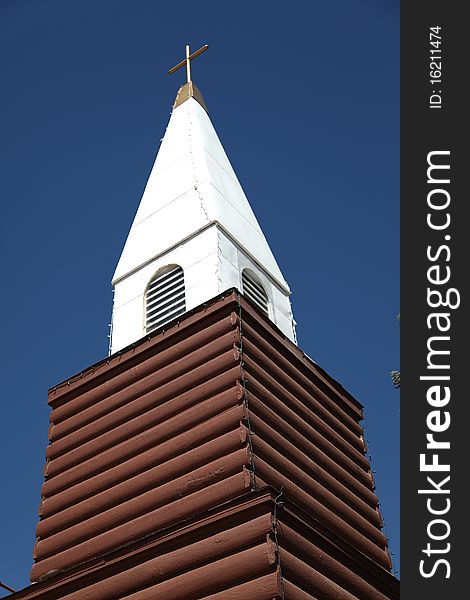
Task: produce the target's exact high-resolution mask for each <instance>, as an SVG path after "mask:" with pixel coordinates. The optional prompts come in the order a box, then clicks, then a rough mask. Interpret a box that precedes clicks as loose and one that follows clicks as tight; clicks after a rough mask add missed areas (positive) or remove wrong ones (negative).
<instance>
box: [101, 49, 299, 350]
mask: <svg viewBox="0 0 470 600" xmlns="http://www.w3.org/2000/svg"><path fill="white" fill-rule="evenodd" d="M203 48H204V47H203ZM202 51H203V50H202V49H201V52H202ZM198 52H199V51H198ZM188 53H189V49H187V52H186V54H187V56H189V58H188V59H187V60H188V61H189V59H190V58H191V55H189V54H188ZM199 53H200V52H199ZM195 54H196V53H195ZM193 56H194V55H193ZM184 62H185V61H184ZM184 62H183V64H184ZM179 66H182V64H181V63H180V65H176V67H178V68H179ZM176 67H174V69H176ZM113 286H114V292H115V293H114V307H113V324H112V341H111V352H112V353H114V352H116V351H118V350H120V349H122V348H124V347H125V346H128V345H129V344H131V343H132V342H135V341H136V340H138V339H140V338H141V337H143V336H144V335H145V334H146V333H149V332H150V331H153V330H154V329H157V328H159V327H161V326H163V325H164V324H165V323H167V322H169V321H171V320H173V319H174V318H176V317H178V316H179V315H181V314H182V313H184V312H186V311H188V310H190V309H192V308H194V307H196V306H198V305H199V304H202V303H203V302H205V301H207V300H209V299H211V298H213V297H215V296H217V295H218V294H220V293H221V292H223V291H225V290H227V289H229V288H232V287H235V288H238V289H239V290H240V291H242V293H244V295H245V296H246V297H248V298H249V299H251V300H252V301H253V302H254V303H255V304H256V305H257V306H258V308H259V309H260V310H261V311H262V312H264V313H265V315H266V316H267V317H269V318H270V319H271V320H272V321H273V322H274V323H276V325H277V326H278V327H279V328H280V329H281V330H282V332H283V333H284V334H285V335H286V336H288V337H289V338H290V339H292V340H294V341H295V331H294V320H293V316H292V311H291V306H290V300H289V295H290V290H289V287H288V285H287V283H286V281H285V279H284V277H283V275H282V273H281V271H280V269H279V266H278V265H277V262H276V260H275V258H274V256H273V254H272V252H271V249H270V248H269V245H268V243H267V241H266V238H265V237H264V235H263V232H262V231H261V228H260V226H259V224H258V221H257V219H256V217H255V215H254V213H253V211H252V209H251V206H250V204H249V202H248V199H247V198H246V196H245V193H244V192H243V189H242V187H241V185H240V183H239V181H238V179H237V176H236V175H235V172H234V170H233V168H232V166H231V164H230V161H229V159H228V157H227V155H226V153H225V151H224V149H223V147H222V144H221V143H220V140H219V138H218V136H217V133H216V132H215V129H214V127H213V125H212V123H211V121H210V119H209V116H208V113H207V109H206V107H205V103H204V100H203V99H202V95H201V94H200V92H199V91H198V90H197V88H196V87H195V86H194V84H193V83H192V81H188V82H187V83H186V84H185V85H183V86H182V88H181V89H180V90H179V92H178V94H177V97H176V100H175V103H174V106H173V111H172V114H171V117H170V121H169V123H168V127H167V129H166V132H165V135H164V137H163V140H162V143H161V146H160V149H159V151H158V154H157V158H156V160H155V164H154V166H153V168H152V171H151V173H150V177H149V179H148V181H147V185H146V188H145V191H144V194H143V196H142V199H141V201H140V205H139V207H138V210H137V213H136V216H135V218H134V222H133V223H132V226H131V229H130V231H129V235H128V238H127V240H126V243H125V246H124V249H123V251H122V254H121V258H120V260H119V262H118V265H117V268H116V271H115V273H114V277H113Z"/></svg>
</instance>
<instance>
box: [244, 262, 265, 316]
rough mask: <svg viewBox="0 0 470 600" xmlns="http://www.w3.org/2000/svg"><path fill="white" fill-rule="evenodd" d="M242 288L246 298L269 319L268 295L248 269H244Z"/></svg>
mask: <svg viewBox="0 0 470 600" xmlns="http://www.w3.org/2000/svg"><path fill="white" fill-rule="evenodd" d="M242 288H243V290H242V291H243V293H244V294H245V296H246V297H247V298H249V299H250V300H251V301H252V302H254V303H255V304H256V306H257V307H258V308H259V309H260V310H261V311H262V312H263V313H264V314H265V315H266V316H267V317H269V304H268V295H267V294H266V292H265V290H264V287H263V286H262V285H261V283H260V282H259V281H258V280H257V279H255V278H254V277H253V275H251V273H250V272H249V271H247V269H244V270H243V272H242Z"/></svg>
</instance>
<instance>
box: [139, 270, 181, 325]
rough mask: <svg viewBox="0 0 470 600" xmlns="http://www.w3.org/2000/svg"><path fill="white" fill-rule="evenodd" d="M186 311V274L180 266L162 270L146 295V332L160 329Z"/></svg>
mask: <svg viewBox="0 0 470 600" xmlns="http://www.w3.org/2000/svg"><path fill="white" fill-rule="evenodd" d="M185 310H186V300H185V294H184V273H183V269H182V268H181V267H179V266H178V265H171V266H168V267H165V268H164V269H161V270H160V271H159V272H158V273H157V274H156V275H155V277H154V278H153V279H152V281H151V282H150V284H149V286H148V288H147V292H146V294H145V331H146V332H147V333H149V332H150V331H153V330H154V329H158V327H161V326H162V325H164V324H165V323H168V321H171V320H172V319H174V318H175V317H177V316H178V315H182V314H183V313H184V312H185Z"/></svg>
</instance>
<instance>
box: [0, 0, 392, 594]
mask: <svg viewBox="0 0 470 600" xmlns="http://www.w3.org/2000/svg"><path fill="white" fill-rule="evenodd" d="M186 43H190V44H191V47H192V48H193V49H194V50H196V49H197V48H199V47H200V46H202V44H204V43H208V44H209V45H210V48H209V51H208V52H207V53H206V54H205V55H203V56H202V57H200V58H198V59H197V60H196V61H195V62H194V63H193V78H194V81H195V82H196V84H197V85H198V87H199V88H200V89H201V91H202V92H203V94H204V97H205V100H206V102H207V104H208V107H209V113H210V116H211V119H212V122H213V123H214V126H215V128H216V130H217V131H218V133H219V136H220V138H221V140H222V143H223V145H224V146H225V149H226V151H227V153H228V155H229V158H230V159H231V161H232V164H233V166H234V169H235V171H236V173H237V175H238V177H239V179H240V181H241V183H242V185H243V187H244V189H245V192H246V194H247V196H248V198H249V200H250V202H251V205H252V207H253V209H254V211H255V213H256V215H257V217H258V220H259V222H260V224H261V226H262V228H263V230H264V232H265V235H266V237H267V239H268V241H269V242H270V245H271V247H272V250H273V252H274V254H275V256H276V258H277V260H278V263H279V265H280V266H281V269H282V270H283V273H284V276H285V277H286V279H287V281H288V282H289V284H290V286H291V288H292V290H293V295H292V303H293V309H294V315H295V317H296V320H297V322H298V336H299V343H300V346H301V348H302V349H303V350H304V351H305V352H306V353H307V354H309V355H310V356H311V357H312V358H314V359H315V360H316V361H317V362H318V363H319V364H320V365H321V366H322V367H323V368H325V369H326V370H327V371H328V372H329V373H330V374H331V375H332V376H333V377H335V378H336V379H338V380H339V381H340V382H341V383H342V384H343V385H344V386H345V387H346V388H347V389H348V390H349V391H350V392H351V393H352V394H353V395H354V396H355V397H356V398H357V399H358V400H359V401H360V402H362V404H364V406H365V415H366V419H365V426H366V435H367V440H368V444H369V450H370V453H371V455H372V462H373V468H374V470H375V471H376V474H375V476H376V482H377V490H378V494H379V496H380V499H381V506H382V511H383V516H384V519H385V524H386V532H387V533H388V535H389V537H390V542H391V549H392V552H393V553H394V559H395V565H396V567H398V566H399V562H398V552H399V545H398V544H399V512H398V501H399V471H398V466H399V445H398V444H399V430H398V421H399V399H398V392H397V391H396V390H395V389H394V388H393V386H392V384H391V382H390V377H389V371H390V370H392V369H394V368H397V367H398V362H399V356H398V346H399V326H398V324H397V320H396V316H397V314H398V312H399V281H398V267H399V225H398V224H399V153H398V144H399V71H398V69H399V9H398V0H356V1H355V2H351V1H350V0H336V1H331V2H307V1H304V2H300V1H298V0H293V1H290V2H283V3H279V4H276V3H273V2H272V1H271V2H267V1H261V2H247V1H238V2H237V3H224V2H215V1H214V2H209V1H208V0H199V1H192V2H188V1H187V0H181V1H180V2H177V3H169V2H166V3H164V2H156V1H154V0H114V1H112V0H68V1H67V2H64V1H63V0H62V1H61V0H1V2H0V74H1V81H2V91H1V93H0V120H1V124H0V153H1V156H0V193H1V202H2V204H1V207H2V209H1V217H0V228H1V230H0V252H1V265H2V271H1V279H2V288H1V289H2V292H1V296H0V301H1V314H2V316H3V319H2V328H1V329H2V331H1V333H2V338H1V339H2V342H1V349H0V351H1V353H2V357H1V363H0V364H1V365H2V376H1V378H2V435H1V438H0V439H1V456H2V463H3V468H2V493H1V500H0V502H1V514H2V525H1V532H0V579H1V580H2V581H5V582H6V583H8V584H9V585H10V586H12V587H14V588H17V589H19V588H21V587H23V586H24V585H26V584H27V583H28V573H29V569H30V566H31V562H32V558H31V552H32V547H33V543H34V530H35V525H36V522H37V507H38V504H39V500H40V486H41V483H42V468H43V464H44V460H45V448H46V445H47V429H48V415H49V409H48V406H47V402H46V395H47V389H48V388H49V387H51V386H52V385H54V384H55V383H57V382H59V381H61V380H63V379H65V378H66V377H68V376H70V375H72V374H74V373H76V372H77V371H79V370H81V369H82V368H84V367H86V366H88V365H90V364H92V363H94V362H96V361H97V360H99V359H101V358H103V357H104V356H105V355H106V353H107V343H108V340H107V333H108V322H109V318H110V313H111V302H112V294H111V284H110V280H111V276H112V274H113V271H114V268H115V265H116V262H117V260H118V258H119V255H120V252H121V249H122V246H123V244H124V241H125V238H126V235H127V231H128V228H129V226H130V224H131V220H132V218H133V216H134V213H135V210H136V208H137V206H138V203H139V200H140V197H141V194H142V191H143V189H144V186H145V183H146V179H147V177H148V175H149V172H150V169H151V166H152V163H153V161H154V158H155V154H156V152H157V149H158V147H159V143H160V139H161V137H162V136H163V133H164V131H165V127H166V124H167V122H168V118H169V114H170V107H171V104H172V102H173V100H174V96H175V94H176V91H177V89H178V86H179V85H180V83H181V82H182V81H183V78H184V73H183V72H179V73H178V74H176V75H173V76H171V77H170V76H168V75H167V74H166V72H167V70H168V68H170V67H171V66H173V65H174V64H176V63H177V62H178V61H179V60H181V59H182V58H183V53H184V45H185V44H186ZM0 597H2V594H1V593H0Z"/></svg>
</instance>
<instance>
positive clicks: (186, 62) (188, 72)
mask: <svg viewBox="0 0 470 600" xmlns="http://www.w3.org/2000/svg"><path fill="white" fill-rule="evenodd" d="M208 48H209V44H204V46H202V48H199V50H196V52H193V53H192V54H190V53H189V46H188V45H187V46H186V58H185V59H184V60H182V61H181V62H179V63H178V64H177V65H175V66H174V67H172V68H171V69H170V70H169V71H168V75H173V73H176V71H178V70H179V69H181V67H184V65H186V77H187V79H188V83H191V61H192V60H194V59H195V58H196V57H198V56H199V55H200V54H202V53H203V52H205V51H206V50H207V49H208Z"/></svg>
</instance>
